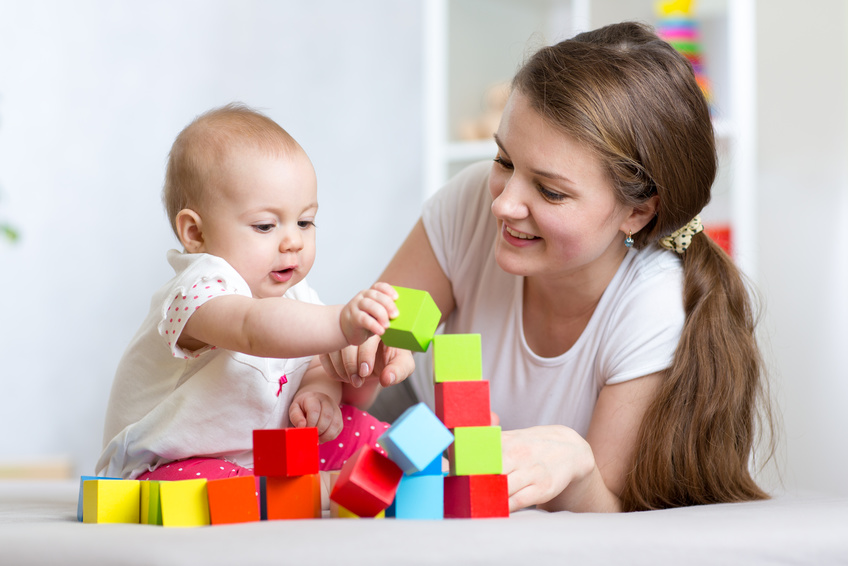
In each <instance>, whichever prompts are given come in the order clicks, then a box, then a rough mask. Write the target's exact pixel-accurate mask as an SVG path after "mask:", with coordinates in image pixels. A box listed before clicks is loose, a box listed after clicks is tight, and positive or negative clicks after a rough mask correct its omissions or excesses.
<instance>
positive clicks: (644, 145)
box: [513, 22, 771, 510]
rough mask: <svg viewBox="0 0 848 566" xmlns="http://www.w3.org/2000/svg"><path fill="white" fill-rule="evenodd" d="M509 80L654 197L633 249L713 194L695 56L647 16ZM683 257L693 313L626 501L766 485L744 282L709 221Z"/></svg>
mask: <svg viewBox="0 0 848 566" xmlns="http://www.w3.org/2000/svg"><path fill="white" fill-rule="evenodd" d="M513 88H516V89H518V90H520V91H521V92H522V93H523V94H524V95H526V96H527V97H528V98H529V100H530V103H531V104H532V105H533V107H534V109H535V110H537V111H538V112H539V113H540V114H541V115H542V116H544V117H545V118H546V119H547V120H548V121H549V122H550V123H551V124H553V125H554V126H555V127H558V128H560V129H561V130H562V131H563V132H564V133H565V134H567V135H569V136H572V137H574V138H576V139H577V140H579V141H580V142H582V143H584V144H586V147H589V148H591V149H592V150H593V151H594V152H595V153H596V155H598V156H599V158H600V159H601V161H602V163H604V164H605V166H606V170H607V172H608V174H609V177H610V179H611V180H612V183H613V185H614V187H615V189H616V191H617V197H618V199H619V201H620V202H622V203H623V204H628V205H638V204H639V203H642V202H644V201H645V200H647V199H649V198H650V197H652V196H653V195H658V196H659V207H658V211H657V214H656V216H655V217H654V218H653V219H652V220H651V221H650V222H649V223H648V224H647V225H646V226H645V228H644V229H642V230H641V231H639V233H638V234H633V239H634V240H635V246H636V247H637V248H644V247H645V246H649V245H657V242H658V241H659V240H660V239H661V238H663V237H665V236H668V235H669V234H671V233H672V232H673V231H675V230H677V229H679V228H681V227H682V226H684V225H686V224H687V223H688V222H689V221H690V220H691V219H692V218H693V217H694V216H695V215H697V214H698V213H699V212H700V211H701V209H703V207H704V206H705V205H706V204H707V203H708V202H709V200H710V189H711V187H712V184H713V181H714V180H715V175H716V170H717V167H718V159H717V155H716V146H715V136H714V133H713V128H712V121H711V119H710V111H709V107H708V105H707V102H706V100H705V98H704V96H703V93H702V92H701V90H700V88H699V86H698V84H697V83H696V81H695V77H694V73H693V71H692V67H691V66H690V65H689V63H688V62H687V61H686V60H685V58H683V57H682V56H681V55H680V54H678V53H677V52H676V51H675V50H674V49H673V48H672V47H671V46H670V45H669V44H668V43H666V42H664V41H662V40H660V39H659V38H658V37H657V36H656V35H655V34H654V33H653V31H652V30H651V28H649V27H648V26H645V25H642V24H638V23H631V22H626V23H621V24H615V25H611V26H607V27H604V28H601V29H598V30H595V31H591V32H586V33H583V34H580V35H577V36H576V37H574V38H573V39H570V40H566V41H563V42H561V43H558V44H557V45H553V46H550V47H546V48H543V49H542V50H540V51H539V52H537V53H536V54H534V55H533V56H532V57H531V58H530V59H529V61H528V62H527V63H525V65H524V66H523V67H522V68H521V69H520V70H519V72H518V74H517V75H516V77H515V79H514V81H513ZM622 245H623V243H622ZM669 253H673V252H671V251H669ZM681 258H682V262H683V272H684V283H683V305H684V309H685V312H686V322H685V324H684V327H683V332H682V335H681V338H680V343H679V345H678V347H677V351H676V353H675V356H674V361H673V363H672V365H671V367H670V368H668V369H667V370H666V371H665V372H664V379H663V382H662V384H661V386H660V388H659V391H658V393H657V396H656V398H655V399H654V400H653V402H652V404H651V405H650V407H649V408H648V409H647V411H646V413H645V415H644V417H643V420H642V425H641V428H640V431H639V437H638V444H637V446H636V448H635V451H634V458H633V466H632V469H631V472H630V474H629V475H628V477H627V480H626V483H625V486H624V489H623V492H622V493H621V494H620V495H621V499H622V504H623V507H624V508H625V509H626V510H641V509H658V508H666V507H676V506H683V505H694V504H704V503H718V502H733V501H747V500H752V499H764V498H767V497H768V495H767V494H766V493H765V492H764V491H763V490H762V489H760V487H759V486H758V485H757V484H756V483H755V482H754V480H753V479H752V477H751V473H750V470H749V463H750V459H751V457H752V451H753V448H754V444H755V440H756V439H757V435H758V432H759V431H760V430H761V428H763V427H761V425H760V421H761V420H762V422H764V423H765V424H766V425H768V426H766V427H764V428H765V429H768V430H767V432H771V413H770V411H769V409H768V403H767V400H766V396H765V395H763V392H764V371H763V361H762V358H761V355H760V351H759V348H758V345H757V340H756V336H755V312H754V309H753V306H752V302H751V296H750V295H749V289H748V287H747V286H746V284H745V282H744V280H743V276H742V274H741V273H740V271H739V270H738V269H737V267H736V266H735V265H734V263H733V261H732V260H731V258H730V257H729V256H728V255H727V254H726V253H724V251H723V250H722V249H721V248H720V247H719V246H718V245H716V244H715V243H714V242H713V241H712V240H710V238H709V237H707V236H706V235H704V234H699V235H697V236H695V237H694V238H693V239H692V242H691V244H690V245H689V247H688V248H687V249H686V251H685V252H683V253H682V254H681ZM759 409H763V411H760V410H759ZM760 416H765V419H760V418H759V417H760ZM769 437H770V438H771V436H769Z"/></svg>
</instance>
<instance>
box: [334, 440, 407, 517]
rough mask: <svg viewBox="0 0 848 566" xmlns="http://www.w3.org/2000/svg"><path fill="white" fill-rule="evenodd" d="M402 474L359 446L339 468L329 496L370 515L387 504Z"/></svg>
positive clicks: (362, 514)
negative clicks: (339, 470)
mask: <svg viewBox="0 0 848 566" xmlns="http://www.w3.org/2000/svg"><path fill="white" fill-rule="evenodd" d="M402 476H403V470H401V469H400V468H399V467H398V465H397V464H395V463H394V462H392V461H391V460H389V459H388V458H387V457H386V456H383V455H382V454H380V453H379V452H377V450H375V449H374V448H372V447H371V446H369V445H363V446H362V447H361V448H360V449H359V450H357V451H356V453H355V454H354V455H353V456H352V457H351V458H350V459H348V461H347V463H345V465H344V466H343V467H342V470H341V472H340V473H339V477H338V479H337V480H336V485H335V486H333V491H332V492H330V499H332V500H333V501H335V502H336V503H338V504H339V505H341V506H342V507H344V508H345V509H347V510H348V511H350V512H351V513H354V514H355V515H358V516H360V517H374V516H375V515H377V514H378V513H379V512H380V511H383V510H384V509H385V508H386V507H388V506H389V505H391V503H392V501H393V500H394V498H395V492H397V487H398V484H399V483H400V479H401V477H402Z"/></svg>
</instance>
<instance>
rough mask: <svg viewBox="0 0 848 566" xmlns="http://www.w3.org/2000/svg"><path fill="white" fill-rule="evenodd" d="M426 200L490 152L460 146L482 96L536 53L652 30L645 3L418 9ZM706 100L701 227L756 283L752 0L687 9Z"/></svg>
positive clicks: (482, 145)
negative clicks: (710, 137) (706, 199)
mask: <svg viewBox="0 0 848 566" xmlns="http://www.w3.org/2000/svg"><path fill="white" fill-rule="evenodd" d="M422 1H423V2H424V12H425V18H424V38H425V45H424V54H425V65H424V73H425V76H424V84H425V85H426V88H427V93H426V97H425V99H426V108H425V112H424V132H425V140H424V152H425V163H426V166H425V173H424V180H423V194H422V197H423V198H426V197H428V196H429V195H431V194H432V193H433V192H435V191H436V190H438V188H439V187H441V186H442V185H443V184H444V182H445V181H446V180H447V179H448V178H450V177H451V176H452V175H453V174H455V173H456V172H457V171H458V170H459V169H461V168H462V167H464V166H465V165H467V164H469V163H472V162H474V161H478V160H482V159H490V158H492V157H493V156H494V155H495V153H496V150H495V144H494V142H493V141H492V140H491V139H481V140H462V139H460V138H459V135H458V127H459V124H460V122H461V121H462V120H464V119H468V118H473V117H474V116H477V115H480V114H481V113H482V112H483V111H484V110H485V108H484V104H483V99H484V93H485V91H486V90H487V89H488V88H489V87H491V86H492V85H494V84H496V83H499V82H506V81H509V80H510V79H511V77H512V75H513V74H514V73H515V71H516V70H517V68H518V66H519V65H520V63H521V61H522V60H523V59H524V58H525V57H526V56H528V55H530V54H531V53H532V52H533V51H535V49H537V48H538V47H540V46H542V45H546V44H550V43H554V42H556V41H559V40H561V39H565V38H567V37H571V36H572V35H574V34H575V33H578V32H580V31H584V30H588V29H594V28H597V27H600V26H602V25H606V24H609V23H613V22H619V21H624V20H640V21H644V22H648V23H651V24H656V23H657V17H656V13H655V1H654V0H422ZM695 2H696V10H697V14H698V20H699V22H700V23H701V32H702V41H703V44H704V57H705V64H706V72H707V75H708V76H709V79H710V81H711V84H712V89H713V97H714V113H715V119H714V126H715V130H716V137H717V139H718V145H719V160H720V169H719V175H718V179H717V180H716V184H715V185H714V187H713V202H712V203H710V205H709V206H708V207H707V209H706V210H705V211H704V213H703V215H702V216H703V218H704V221H705V223H707V224H708V225H709V224H728V225H730V226H731V229H732V237H733V254H734V257H735V259H736V262H737V264H738V265H739V266H740V267H741V268H742V270H743V271H744V272H745V273H747V274H748V276H749V277H751V278H753V279H755V278H756V269H755V268H756V261H755V260H756V252H757V242H756V233H757V226H756V220H757V217H756V205H757V198H756V196H757V193H756V153H755V152H756V123H755V119H756V112H755V99H756V90H755V86H756V68H755V64H756V52H755V46H756V40H755V33H756V29H755V19H756V18H755V8H756V0H695Z"/></svg>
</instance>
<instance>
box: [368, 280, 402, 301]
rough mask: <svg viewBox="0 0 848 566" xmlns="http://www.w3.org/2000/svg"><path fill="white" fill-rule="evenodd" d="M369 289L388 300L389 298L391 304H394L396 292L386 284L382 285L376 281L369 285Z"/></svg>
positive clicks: (396, 296)
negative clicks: (386, 297)
mask: <svg viewBox="0 0 848 566" xmlns="http://www.w3.org/2000/svg"><path fill="white" fill-rule="evenodd" d="M371 288H372V289H375V290H377V291H379V292H380V293H382V294H384V295H388V296H389V298H391V300H392V302H394V301H396V300H397V299H398V292H397V291H396V290H395V288H394V287H392V286H391V285H389V284H388V283H384V282H382V281H377V282H376V283H374V284H373V285H371Z"/></svg>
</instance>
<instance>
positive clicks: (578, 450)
mask: <svg viewBox="0 0 848 566" xmlns="http://www.w3.org/2000/svg"><path fill="white" fill-rule="evenodd" d="M660 379H661V374H652V375H648V376H645V377H641V378H638V379H633V380H630V381H626V382H624V383H619V384H616V385H607V386H605V387H604V388H603V389H601V393H600V395H599V396H598V401H597V403H596V405H595V410H594V412H593V414H592V421H591V423H590V425H589V432H588V433H587V435H586V438H585V439H583V438H582V437H581V436H580V435H579V434H577V433H576V432H575V431H574V430H572V429H570V428H568V427H564V426H559V425H549V426H538V427H532V428H528V429H523V430H515V431H506V432H504V433H503V452H504V473H505V474H507V476H508V479H509V494H510V499H509V502H510V510H512V511H515V510H518V509H522V508H524V507H528V506H530V505H538V506H539V507H540V508H542V509H547V510H549V511H561V510H569V511H584V512H585V511H592V512H613V511H621V501H620V499H619V494H620V493H621V490H622V489H623V487H624V481H625V478H626V476H627V473H628V472H629V470H630V467H631V465H632V459H633V455H634V453H635V450H636V438H637V435H638V432H639V426H640V424H641V422H642V416H643V415H644V414H645V410H646V409H647V407H648V405H649V404H650V402H651V401H652V400H653V398H654V396H655V394H656V390H657V387H658V386H659V383H660Z"/></svg>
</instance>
